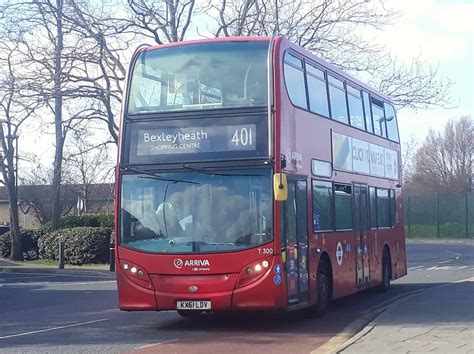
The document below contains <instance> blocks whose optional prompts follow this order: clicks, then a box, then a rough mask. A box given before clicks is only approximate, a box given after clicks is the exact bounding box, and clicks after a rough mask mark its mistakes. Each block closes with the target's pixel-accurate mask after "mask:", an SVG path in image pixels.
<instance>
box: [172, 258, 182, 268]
mask: <svg viewBox="0 0 474 354" xmlns="http://www.w3.org/2000/svg"><path fill="white" fill-rule="evenodd" d="M173 263H174V266H175V267H176V268H178V269H181V268H183V260H182V259H181V258H175V259H174V262H173Z"/></svg>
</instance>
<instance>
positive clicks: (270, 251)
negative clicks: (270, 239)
mask: <svg viewBox="0 0 474 354" xmlns="http://www.w3.org/2000/svg"><path fill="white" fill-rule="evenodd" d="M258 254H273V248H259V249H258Z"/></svg>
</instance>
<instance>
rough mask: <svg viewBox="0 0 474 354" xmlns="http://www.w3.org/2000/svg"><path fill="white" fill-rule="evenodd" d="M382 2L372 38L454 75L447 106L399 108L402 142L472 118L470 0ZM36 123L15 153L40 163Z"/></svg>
mask: <svg viewBox="0 0 474 354" xmlns="http://www.w3.org/2000/svg"><path fill="white" fill-rule="evenodd" d="M386 5H387V6H388V7H391V8H393V9H394V10H396V11H398V12H399V14H400V16H399V17H398V18H397V20H396V21H395V23H394V24H393V25H391V26H388V27H387V28H386V29H384V30H383V31H382V32H380V33H378V34H377V38H376V40H377V41H379V42H380V43H381V44H384V45H385V47H386V49H387V50H389V51H390V52H391V53H392V54H394V55H396V56H397V58H398V60H401V61H405V62H406V63H410V62H411V60H412V59H413V58H414V57H416V56H418V55H421V57H422V58H423V59H424V60H425V61H426V62H427V63H430V64H431V65H433V66H438V67H439V69H438V70H439V71H438V73H439V75H441V76H442V77H445V78H449V79H450V80H451V81H453V85H452V87H451V91H450V94H451V97H452V105H451V106H452V107H451V108H450V109H445V108H439V107H438V108H432V109H420V110H417V111H415V110H411V109H401V110H399V111H398V119H399V127H400V137H401V140H402V144H403V142H407V141H409V140H411V139H412V137H414V138H415V139H416V140H418V141H422V140H423V139H424V137H425V136H426V134H427V133H428V131H429V129H430V128H432V129H435V130H442V129H443V126H444V125H445V124H446V122H447V121H448V120H449V119H452V118H456V117H460V116H462V115H471V117H472V118H473V119H474V106H473V82H474V73H473V60H474V45H473V41H474V39H473V30H472V26H473V24H474V0H416V1H415V0H387V1H386ZM37 129H38V128H37V127H31V128H26V127H25V129H24V130H22V131H21V132H20V143H19V145H20V156H22V155H23V156H26V155H27V154H28V152H35V153H36V154H37V155H38V156H41V157H42V158H41V162H42V163H43V164H44V165H47V166H50V165H51V164H52V156H53V149H52V146H51V139H52V138H53V137H52V136H48V135H43V136H42V137H38V134H37ZM111 155H114V153H112V154H111ZM26 166H27V163H26V161H24V162H22V163H21V164H20V168H21V167H26Z"/></svg>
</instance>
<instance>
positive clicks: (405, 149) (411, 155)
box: [401, 135, 419, 185]
mask: <svg viewBox="0 0 474 354" xmlns="http://www.w3.org/2000/svg"><path fill="white" fill-rule="evenodd" d="M418 145H419V144H418V141H417V140H416V138H415V136H414V135H411V136H410V138H409V139H408V140H407V141H402V144H401V150H402V151H401V155H402V156H401V158H402V182H403V185H405V183H407V182H409V181H411V180H412V178H413V174H414V172H415V171H414V170H415V155H416V151H417V150H418Z"/></svg>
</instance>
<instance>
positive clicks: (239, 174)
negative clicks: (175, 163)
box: [181, 163, 263, 177]
mask: <svg viewBox="0 0 474 354" xmlns="http://www.w3.org/2000/svg"><path fill="white" fill-rule="evenodd" d="M181 166H182V167H183V168H184V169H186V170H189V171H193V172H198V173H202V174H205V175H211V176H227V177H235V176H249V177H263V175H253V174H248V173H246V174H242V173H225V172H212V171H209V170H207V169H205V168H198V167H191V166H189V165H188V164H185V163H183V164H181Z"/></svg>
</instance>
